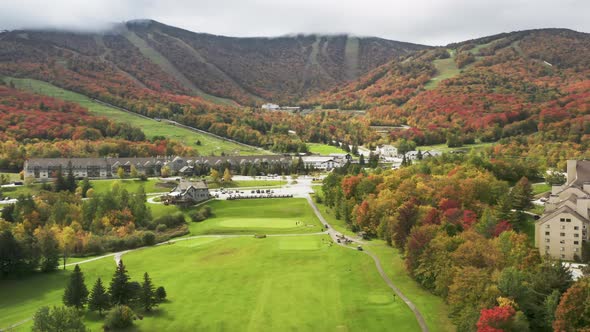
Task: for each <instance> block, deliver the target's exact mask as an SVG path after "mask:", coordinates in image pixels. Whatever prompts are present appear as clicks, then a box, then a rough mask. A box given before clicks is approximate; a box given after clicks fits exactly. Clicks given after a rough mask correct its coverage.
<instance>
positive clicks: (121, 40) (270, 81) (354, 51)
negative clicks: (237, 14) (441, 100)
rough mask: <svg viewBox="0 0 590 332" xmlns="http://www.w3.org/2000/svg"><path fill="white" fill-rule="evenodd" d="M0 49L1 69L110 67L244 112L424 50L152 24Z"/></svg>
mask: <svg viewBox="0 0 590 332" xmlns="http://www.w3.org/2000/svg"><path fill="white" fill-rule="evenodd" d="M0 46H1V49H2V51H0V61H3V62H4V61H27V60H28V61H31V60H34V61H42V60H50V59H53V60H55V61H60V58H62V57H63V56H64V55H65V53H70V54H73V55H75V56H77V57H80V58H85V59H86V60H87V61H94V62H96V65H97V66H99V67H100V66H107V67H110V69H112V70H114V71H116V72H117V73H118V74H121V75H123V76H126V77H127V78H129V79H130V80H132V81H133V83H134V84H135V85H137V86H138V87H142V88H149V89H153V90H156V91H165V92H171V93H182V94H190V95H199V96H202V97H205V98H206V99H209V100H211V101H214V102H221V103H231V101H232V100H233V101H236V102H238V103H239V104H242V105H253V104H255V103H258V104H260V103H262V102H264V101H273V102H283V103H287V102H293V101H296V100H297V99H299V98H301V97H302V96H307V95H308V94H309V93H317V92H319V91H321V90H324V89H328V88H332V87H334V86H337V85H338V84H341V83H343V82H346V81H348V80H352V79H356V78H358V77H359V76H360V75H362V74H364V73H367V72H368V71H369V70H371V69H373V68H375V67H377V66H379V65H381V64H383V63H386V62H387V61H390V60H391V59H392V58H394V57H397V56H400V55H407V54H410V53H412V52H414V51H416V50H421V49H425V48H427V47H426V46H422V45H417V44H410V43H403V42H396V41H390V40H385V39H380V38H369V37H367V38H365V37H351V36H347V35H339V36H321V35H296V36H285V37H276V38H235V37H224V36H216V35H210V34H205V33H194V32H191V31H187V30H183V29H179V28H175V27H171V26H167V25H165V24H161V23H159V22H156V21H152V20H138V21H131V22H127V23H125V24H120V25H117V26H115V27H113V29H112V30H110V31H107V32H103V33H94V34H91V33H69V32H60V31H10V32H5V33H2V34H0ZM56 58H57V59H56ZM67 65H68V67H69V68H70V69H74V70H76V67H75V65H72V64H70V63H68V64H67ZM94 69H99V70H100V68H91V70H94Z"/></svg>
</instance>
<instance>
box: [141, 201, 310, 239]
mask: <svg viewBox="0 0 590 332" xmlns="http://www.w3.org/2000/svg"><path fill="white" fill-rule="evenodd" d="M206 205H208V206H210V207H211V209H212V211H213V217H211V218H209V219H206V220H204V221H202V222H197V223H194V222H191V223H190V225H189V229H190V234H191V235H199V234H258V233H260V234H284V233H316V232H320V231H322V226H321V225H320V222H319V220H318V219H317V217H316V216H315V214H314V213H313V210H312V209H311V207H310V206H309V205H308V204H307V201H306V200H305V199H302V198H277V199H248V200H236V201H211V202H209V203H206ZM152 213H154V211H153V210H152Z"/></svg>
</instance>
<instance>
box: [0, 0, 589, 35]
mask: <svg viewBox="0 0 590 332" xmlns="http://www.w3.org/2000/svg"><path fill="white" fill-rule="evenodd" d="M589 12H590V1H585V0H562V1H554V0H537V1H535V0H496V1H487V0H481V1H478V0H436V1H434V0H413V1H397V0H365V1H351V0H346V1H343V0H340V1H337V0H280V1H277V0H216V1H210V0H197V1H191V0H168V1H156V0H128V1H120V0H87V1H75V0H55V1H38V0H21V1H18V2H17V1H12V2H8V3H4V4H2V5H1V6H0V29H45V28H53V29H67V30H79V31H98V30H104V29H106V28H108V27H110V26H112V24H114V23H118V22H123V21H127V20H133V19H143V18H150V19H154V20H157V21H160V22H162V23H165V24H168V25H172V26H177V27H181V28H185V29H187V30H192V31H198V32H208V33H213V34H221V35H229V36H278V35H285V34H293V33H352V34H355V35H363V36H378V37H382V38H388V39H393V40H402V41H410V42H415V43H423V44H430V45H441V44H447V43H449V42H454V41H461V40H465V39H470V38H475V37H481V36H486V35H490V34H496V33H500V32H507V31H514V30H524V29H531V28H553V27H559V28H570V29H574V30H578V31H583V32H589V31H590V20H588V18H587V13H589Z"/></svg>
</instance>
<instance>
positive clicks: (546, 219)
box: [535, 205, 588, 225]
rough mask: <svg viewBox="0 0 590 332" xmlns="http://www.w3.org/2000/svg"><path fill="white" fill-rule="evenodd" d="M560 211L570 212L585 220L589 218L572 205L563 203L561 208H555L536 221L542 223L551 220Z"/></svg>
mask: <svg viewBox="0 0 590 332" xmlns="http://www.w3.org/2000/svg"><path fill="white" fill-rule="evenodd" d="M560 213H569V214H571V215H573V216H574V217H576V218H578V219H580V220H582V221H584V220H586V221H587V220H588V219H586V218H584V217H582V215H580V214H579V213H578V212H576V211H574V209H572V208H571V207H569V206H567V205H563V206H561V207H560V208H558V209H556V210H554V211H553V212H551V213H549V214H546V215H544V216H543V217H542V218H541V219H539V220H537V221H535V223H537V224H539V225H541V224H543V223H544V222H546V221H548V220H551V219H552V218H553V217H555V216H556V215H558V214H560Z"/></svg>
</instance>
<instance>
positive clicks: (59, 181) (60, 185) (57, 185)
mask: <svg viewBox="0 0 590 332" xmlns="http://www.w3.org/2000/svg"><path fill="white" fill-rule="evenodd" d="M63 190H67V185H66V179H65V178H64V176H63V173H62V172H61V170H59V171H57V176H56V178H55V182H54V183H53V191H55V192H60V191H63Z"/></svg>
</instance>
